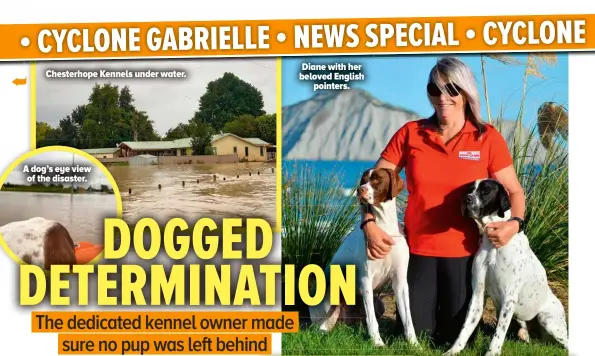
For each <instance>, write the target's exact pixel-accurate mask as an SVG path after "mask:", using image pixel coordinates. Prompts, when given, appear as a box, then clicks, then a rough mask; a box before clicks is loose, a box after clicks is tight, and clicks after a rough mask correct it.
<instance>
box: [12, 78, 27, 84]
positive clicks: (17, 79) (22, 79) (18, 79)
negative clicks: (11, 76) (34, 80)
mask: <svg viewBox="0 0 595 356" xmlns="http://www.w3.org/2000/svg"><path fill="white" fill-rule="evenodd" d="M12 83H13V84H14V85H25V84H27V78H16V79H15V80H13V81H12Z"/></svg>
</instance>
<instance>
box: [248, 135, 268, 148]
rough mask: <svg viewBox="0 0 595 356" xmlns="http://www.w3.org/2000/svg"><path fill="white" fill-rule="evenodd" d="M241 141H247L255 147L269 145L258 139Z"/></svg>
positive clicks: (251, 138) (252, 138)
mask: <svg viewBox="0 0 595 356" xmlns="http://www.w3.org/2000/svg"><path fill="white" fill-rule="evenodd" d="M243 140H244V141H248V142H250V143H251V144H253V145H255V146H268V145H269V143H268V142H265V141H263V140H261V139H259V138H255V137H250V138H244V139H243Z"/></svg>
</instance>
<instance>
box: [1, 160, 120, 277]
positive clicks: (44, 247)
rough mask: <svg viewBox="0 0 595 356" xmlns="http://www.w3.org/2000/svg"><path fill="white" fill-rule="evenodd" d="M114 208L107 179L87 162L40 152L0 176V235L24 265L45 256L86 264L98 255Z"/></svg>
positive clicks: (114, 212) (36, 262)
mask: <svg viewBox="0 0 595 356" xmlns="http://www.w3.org/2000/svg"><path fill="white" fill-rule="evenodd" d="M108 173H109V172H108ZM117 207H118V199H117V196H116V194H115V192H114V187H112V184H111V183H110V179H109V178H108V176H107V175H106V174H105V172H103V171H102V169H101V168H100V167H98V166H97V165H95V164H94V163H93V162H91V161H90V160H89V159H87V158H86V157H84V156H82V155H80V154H76V153H73V152H63V151H46V152H40V153H36V154H34V155H33V156H31V157H29V158H27V159H24V160H22V162H19V163H18V164H17V165H16V167H15V168H14V169H13V170H11V171H7V172H5V174H4V176H3V179H2V187H1V189H0V235H1V238H2V241H3V242H4V244H5V245H6V246H4V247H5V248H9V249H10V250H11V251H12V252H13V253H14V254H15V255H17V257H19V258H20V259H22V260H23V261H25V262H29V263H34V264H40V263H41V264H43V263H44V262H47V261H46V260H47V258H49V257H45V256H46V254H47V256H53V257H56V256H60V255H62V256H63V257H64V258H66V260H61V261H58V262H65V263H68V262H69V261H68V260H67V255H68V256H70V258H76V261H77V262H79V263H87V262H90V261H91V260H93V259H94V258H95V257H97V256H98V255H99V253H101V251H102V250H103V231H104V229H103V221H104V219H105V218H115V217H117V212H118V210H117ZM42 267H43V266H42Z"/></svg>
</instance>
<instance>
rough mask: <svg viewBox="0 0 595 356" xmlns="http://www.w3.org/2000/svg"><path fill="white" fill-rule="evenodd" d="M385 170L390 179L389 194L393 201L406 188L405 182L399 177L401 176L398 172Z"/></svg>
mask: <svg viewBox="0 0 595 356" xmlns="http://www.w3.org/2000/svg"><path fill="white" fill-rule="evenodd" d="M385 170H386V172H387V173H388V175H389V177H390V188H389V194H390V198H391V199H393V198H396V197H398V196H399V194H400V193H401V191H402V190H403V188H404V187H405V183H404V182H403V180H402V179H401V177H399V174H398V173H397V171H396V170H394V169H390V168H385Z"/></svg>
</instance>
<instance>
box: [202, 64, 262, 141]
mask: <svg viewBox="0 0 595 356" xmlns="http://www.w3.org/2000/svg"><path fill="white" fill-rule="evenodd" d="M263 108H264V100H263V97H262V93H261V92H260V90H258V89H257V88H256V87H254V86H253V85H252V84H250V83H248V82H246V81H244V80H242V79H240V78H239V77H237V76H236V75H235V74H233V73H229V72H226V73H225V74H223V76H222V77H221V78H219V79H216V80H214V81H211V82H209V84H208V85H207V91H206V93H204V94H203V95H202V96H201V97H200V99H199V109H198V111H197V112H196V113H195V115H194V118H193V121H197V122H204V123H207V124H209V125H211V127H213V129H215V131H216V132H218V131H220V130H222V129H223V127H224V126H225V124H226V123H228V122H230V121H232V120H234V119H235V118H236V117H238V116H240V115H251V116H254V117H258V116H261V115H264V114H265V111H264V110H263Z"/></svg>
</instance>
